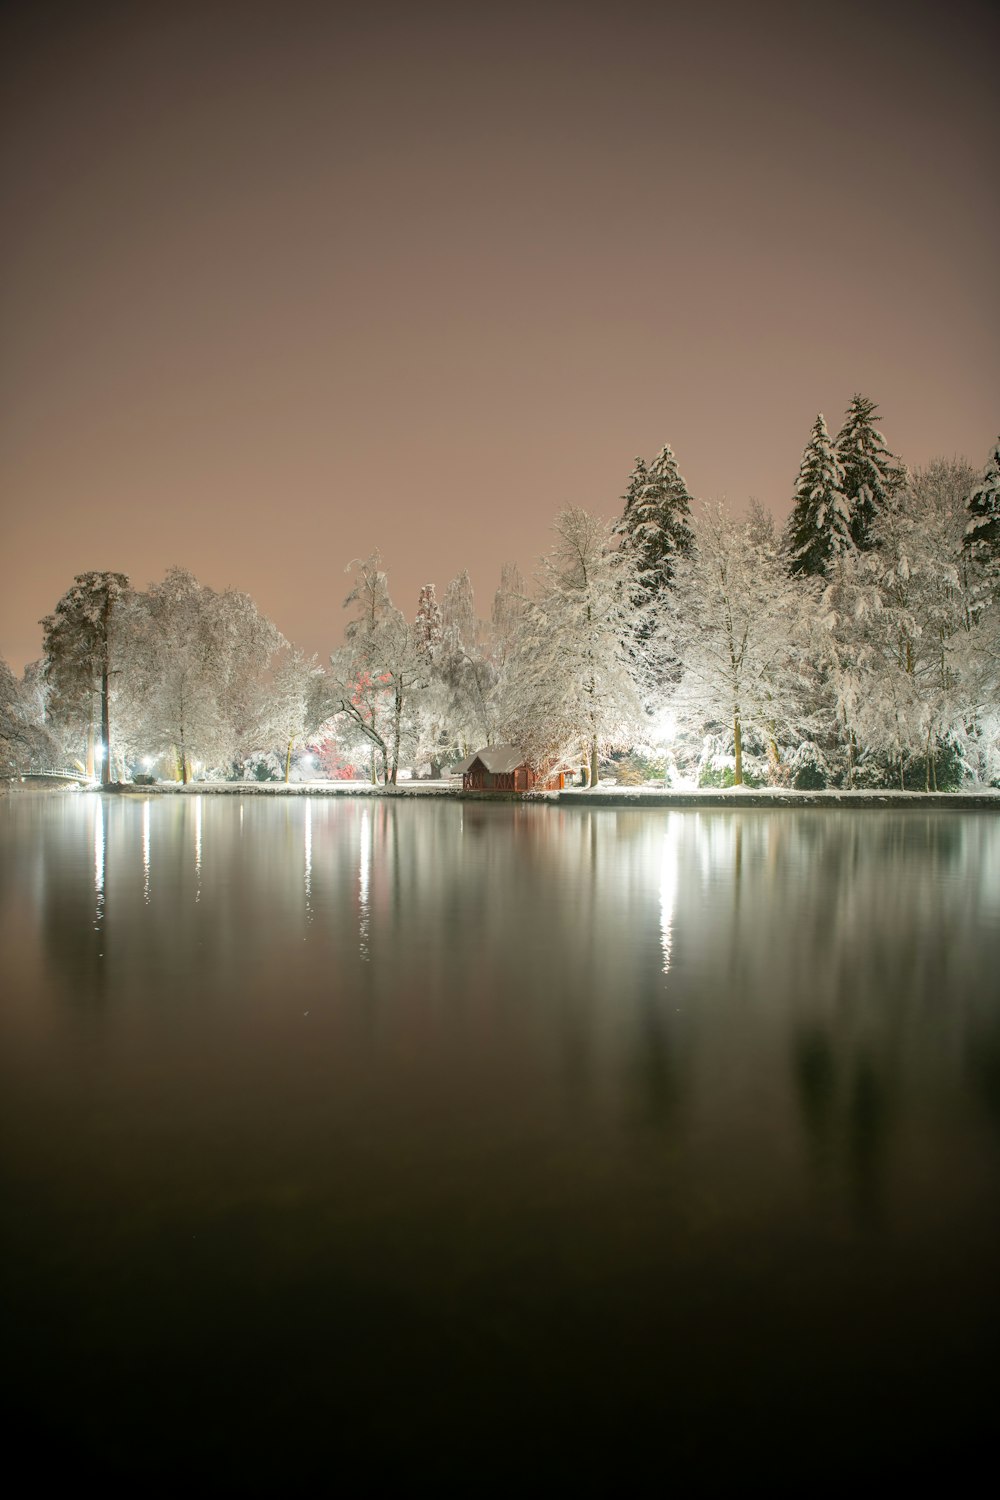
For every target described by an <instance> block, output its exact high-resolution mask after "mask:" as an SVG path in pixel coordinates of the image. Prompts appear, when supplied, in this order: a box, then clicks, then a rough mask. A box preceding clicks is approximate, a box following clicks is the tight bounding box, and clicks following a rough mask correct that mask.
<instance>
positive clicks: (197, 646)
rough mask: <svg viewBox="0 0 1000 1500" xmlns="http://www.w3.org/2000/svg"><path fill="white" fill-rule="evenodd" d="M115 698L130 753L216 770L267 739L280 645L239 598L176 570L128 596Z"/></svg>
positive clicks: (182, 773)
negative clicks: (273, 666) (124, 715)
mask: <svg viewBox="0 0 1000 1500" xmlns="http://www.w3.org/2000/svg"><path fill="white" fill-rule="evenodd" d="M129 623H130V643H129V651H128V660H127V671H126V673H125V674H124V684H123V686H124V691H123V699H124V702H125V705H127V706H128V710H127V711H128V726H129V739H130V744H131V748H132V750H133V751H134V752H136V753H138V752H141V751H155V752H168V753H172V754H173V756H174V759H175V762H176V767H177V775H178V778H179V779H180V780H182V781H184V782H185V783H186V782H188V781H190V779H191V776H192V774H193V771H194V762H195V761H196V760H200V761H202V762H204V763H205V765H206V766H210V767H212V768H221V767H223V766H226V765H227V764H229V763H231V762H233V761H235V760H240V759H242V758H243V757H244V756H245V755H247V754H249V753H250V751H252V750H255V749H259V748H260V745H261V742H262V739H264V738H266V721H267V715H268V703H267V697H268V691H269V685H268V682H267V670H268V667H269V664H270V661H271V658H272V657H273V655H274V653H275V652H276V651H277V650H278V649H279V647H280V646H281V645H282V644H283V641H282V637H281V635H280V633H279V632H278V630H277V629H276V627H275V626H274V625H272V624H271V622H270V621H269V620H267V619H265V617H264V616H263V615H261V614H260V613H259V611H258V610H257V607H256V605H255V604H254V602H253V600H252V599H251V598H250V597H249V595H247V594H241V593H238V592H237V591H236V590H233V589H227V590H225V591H224V592H223V593H217V592H216V591H215V590H214V589H211V588H208V587H207V586H206V585H205V584H202V583H199V582H198V580H197V578H195V577H194V575H193V574H192V573H189V572H188V571H187V570H186V569H184V568H171V569H169V571H168V572H167V574H166V576H165V577H164V578H163V580H162V581H161V582H160V583H157V584H154V585H152V586H151V587H150V588H149V589H147V590H146V591H145V592H144V593H143V594H141V595H137V596H135V599H134V601H133V608H132V612H131V615H130V621H129Z"/></svg>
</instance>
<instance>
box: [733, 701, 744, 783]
mask: <svg viewBox="0 0 1000 1500" xmlns="http://www.w3.org/2000/svg"><path fill="white" fill-rule="evenodd" d="M733 749H734V758H735V761H736V765H735V767H734V768H733V786H742V785H743V728H742V725H741V724H740V716H739V714H738V713H737V714H736V716H735V718H734V719H733Z"/></svg>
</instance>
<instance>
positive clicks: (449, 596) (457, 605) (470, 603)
mask: <svg viewBox="0 0 1000 1500" xmlns="http://www.w3.org/2000/svg"><path fill="white" fill-rule="evenodd" d="M441 622H442V626H443V629H444V634H445V636H446V637H447V638H448V640H449V641H450V642H451V643H452V644H453V645H461V646H465V647H467V648H470V647H472V646H474V645H475V641H476V604H475V598H474V596H473V593H472V580H471V579H470V577H469V570H468V569H467V568H463V569H462V571H461V573H459V574H458V575H457V577H455V578H453V579H452V580H451V582H450V583H449V584H448V587H447V588H446V589H445V591H444V601H443V603H442V605H441Z"/></svg>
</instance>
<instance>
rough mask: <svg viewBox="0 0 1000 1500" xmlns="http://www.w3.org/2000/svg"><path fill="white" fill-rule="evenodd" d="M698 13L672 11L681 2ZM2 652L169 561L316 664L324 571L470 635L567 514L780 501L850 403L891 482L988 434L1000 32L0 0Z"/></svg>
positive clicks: (652, 15) (780, 15) (330, 587)
mask: <svg viewBox="0 0 1000 1500" xmlns="http://www.w3.org/2000/svg"><path fill="white" fill-rule="evenodd" d="M695 11H696V13H695ZM2 26H3V34H2V36H0V59H2V60H0V73H2V77H0V89H2V94H0V97H2V104H0V109H2V122H0V123H2V129H0V224H2V226H3V227H2V231H0V235H2V238H0V506H2V520H0V655H3V656H4V657H6V659H7V660H8V661H9V662H10V664H11V665H12V666H13V667H14V668H15V670H17V671H20V669H21V668H22V667H23V665H24V663H25V662H26V661H30V660H32V659H34V658H37V657H38V656H39V655H40V652H41V628H40V626H39V625H38V624H37V621H38V620H39V619H40V617H41V616H42V615H44V614H46V613H48V612H49V611H50V610H51V609H52V608H53V607H54V605H55V604H56V602H57V600H58V599H59V597H60V595H61V594H62V593H63V592H64V591H65V589H66V588H67V587H68V586H69V585H70V583H71V581H72V578H73V576H74V574H76V573H79V572H82V571H84V570H87V569H91V568H107V569H114V570H117V571H121V572H124V573H127V574H128V575H129V576H130V578H131V579H132V582H133V583H134V584H135V585H136V586H137V587H145V586H146V585H147V584H149V583H150V582H152V581H154V580H156V579H158V578H160V577H162V575H163V573H164V572H165V570H166V569H167V568H168V567H170V566H171V565H174V564H177V565H180V566H183V567H186V568H189V569H190V570H191V571H192V572H194V573H195V574H196V575H197V577H198V578H199V579H200V580H201V581H202V582H203V583H206V584H209V585H211V586H212V587H214V588H225V587H235V588H238V589H241V590H245V591H246V592H248V593H250V594H251V595H252V596H253V597H254V599H255V600H256V602H257V604H258V606H259V607H260V608H261V609H262V610H263V611H264V613H265V614H267V615H268V616H269V617H270V618H271V619H273V620H274V621H275V623H276V624H277V625H278V626H279V628H280V629H281V630H282V631H283V632H284V633H285V635H286V636H288V637H289V638H290V639H291V640H292V641H294V643H295V644H296V645H298V646H300V647H302V648H303V649H305V650H307V651H309V652H313V651H315V652H317V653H318V654H319V656H320V658H321V660H324V661H325V660H326V658H327V656H328V654H329V652H330V651H331V650H332V649H334V648H335V647H336V646H337V644H338V643H339V641H340V639H341V634H342V630H343V624H344V619H345V614H344V611H343V609H342V603H343V599H344V597H345V595H346V593H347V591H348V588H349V580H348V578H347V577H346V574H345V569H346V568H347V566H348V565H349V564H350V562H351V560H352V559H353V558H356V557H360V556H365V555H367V554H368V553H370V552H371V551H372V550H373V549H374V548H376V547H378V548H379V549H380V550H381V553H382V557H383V562H384V565H385V567H386V568H387V570H388V574H389V584H390V589H391V592H392V595H393V598H394V600H395V602H396V603H397V604H398V605H399V607H400V608H401V609H403V611H404V613H406V614H407V615H408V616H410V617H412V616H413V615H414V614H415V611H416V604H417V593H418V589H419V587H420V585H421V584H423V583H425V582H434V583H435V584H436V585H437V589H438V596H439V597H440V596H441V595H442V594H443V592H444V588H445V585H446V584H447V582H448V580H449V579H450V578H451V577H453V576H454V575H455V574H456V573H458V572H459V571H460V570H461V569H462V568H468V569H469V572H470V574H471V577H472V582H473V586H474V588H475V592H476V604H477V609H478V611H479V613H480V614H488V612H489V608H490V604H491V600H492V595H493V592H494V590H495V588H496V586H497V583H498V580H499V574H500V567H501V564H502V563H503V562H504V561H505V560H506V559H514V560H516V561H517V562H518V563H519V564H520V566H521V568H522V570H523V571H524V572H525V573H527V574H530V572H531V570H532V568H533V566H534V563H535V560H536V559H537V557H538V556H539V555H540V554H541V553H542V552H543V551H544V550H546V548H547V547H548V546H549V545H550V542H551V536H550V528H551V524H552V520H553V518H554V516H555V514H556V512H557V511H558V510H559V509H560V508H562V507H563V506H566V505H580V506H583V507H585V508H586V509H588V510H592V511H595V512H597V513H598V514H601V515H604V516H606V517H613V516H615V515H617V514H618V513H619V512H620V510H621V499H620V497H621V495H622V492H623V490H624V488H625V484H626V481H627V478H628V474H629V471H630V469H631V467H632V463H633V459H634V457H635V455H637V454H642V455H643V456H645V457H646V458H647V459H648V458H651V457H652V456H653V455H654V454H655V453H656V452H657V451H658V450H659V449H660V447H661V446H662V445H663V444H664V443H667V442H669V443H670V444H671V446H672V447H673V449H674V452H675V453H676V455H677V459H678V462H679V465H680V469H681V472H682V474H683V475H684V476H685V478H686V479H687V482H688V486H689V488H690V490H691V492H692V494H693V495H694V496H695V497H697V498H699V499H706V500H708V499H715V498H717V497H719V496H726V497H727V498H728V500H729V501H730V503H731V504H733V505H734V506H735V507H740V508H741V507H742V506H743V505H744V504H745V503H746V500H747V498H748V497H749V496H751V495H753V496H757V497H758V498H760V499H761V500H762V501H764V502H765V503H766V504H767V505H768V506H769V507H770V508H771V509H772V511H773V512H774V514H775V516H776V517H777V518H778V519H779V520H784V518H785V517H786V516H787V514H788V511H789V509H790V507H791V495H792V486H793V484H794V480H795V474H796V471H797V468H798V463H799V459H800V457H801V453H802V449H803V446H804V445H805V442H806V440H807V438H808V436H809V430H810V427H811V424H812V422H813V419H814V417H815V415H816V413H817V412H818V411H822V412H824V413H825V415H826V417H827V422H828V425H829V426H830V428H831V430H832V431H836V429H837V428H838V427H839V425H840V422H841V420H842V417H843V413H844V410H845V408H846V406H847V404H848V402H849V401H850V399H851V396H852V395H853V394H854V392H855V391H860V392H863V393H864V394H866V395H868V396H870V397H872V398H873V399H874V400H876V401H877V402H878V404H879V411H880V417H881V420H880V425H881V429H882V431H883V432H884V434H885V437H886V439H887V442H888V444H889V446H890V448H891V449H892V450H893V451H894V452H895V453H897V454H899V455H900V456H901V457H902V458H903V459H905V460H906V462H907V463H909V464H910V465H911V466H918V465H920V464H922V463H926V462H927V461H928V460H929V459H930V458H932V457H934V456H935V455H938V454H944V455H946V456H952V455H956V454H957V455H962V456H965V457H967V458H968V459H969V460H970V461H971V462H972V463H973V464H974V465H975V466H976V467H977V468H978V467H980V466H981V465H984V464H985V462H986V459H987V457H988V454H989V451H990V449H991V447H992V444H993V442H994V441H995V439H996V436H997V433H998V430H1000V338H998V333H1000V275H998V273H997V249H998V245H1000V192H998V183H997V167H996V163H997V160H998V159H1000V153H998V147H1000V127H998V119H997V111H996V90H995V75H994V72H993V69H994V68H995V57H996V52H997V47H998V44H1000V13H998V12H997V11H996V8H995V6H994V5H992V4H986V3H980V0H953V3H951V4H950V5H949V6H947V7H945V6H943V5H941V4H940V3H935V4H933V5H930V4H923V3H920V0H910V3H906V4H899V3H888V0H882V3H880V0H871V3H867V4H860V3H854V0H842V3H838V4H835V5H833V4H831V5H822V6H820V5H812V4H809V3H804V0H799V3H781V0H775V3H770V4H769V3H766V0H762V3H759V4H755V5H747V4H745V3H742V4H735V3H729V0H716V3H706V4H705V5H703V6H701V7H697V8H695V7H692V6H690V5H688V4H671V3H666V0H664V3H660V4H652V3H643V4H638V3H629V0H619V3H616V4H610V3H608V4H585V3H577V4H560V3H551V4H549V3H545V0H535V3H533V4H520V3H518V0H507V3H505V4H503V5H500V4H489V5H487V4H473V3H465V4H461V5H451V4H435V3H433V0H426V3H421V4H415V3H409V4H399V3H379V0H373V3H369V4H366V5H365V6H357V7H350V8H348V7H339V6H336V5H332V4H320V3H309V0H276V3H271V4H266V3H256V0H242V3H213V0H201V3H194V4H189V3H185V0H169V3H156V0H147V3H142V0H140V3H134V0H132V3H128V4H111V3H101V0H91V3H90V4H88V5H86V6H81V5H78V4H72V5H62V4H60V3H58V0H49V3H46V4H44V5H42V4H38V3H37V0H29V3H24V0H21V3H15V4H8V5H7V6H6V7H5V11H4V18H3V21H2Z"/></svg>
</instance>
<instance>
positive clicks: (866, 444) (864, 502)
mask: <svg viewBox="0 0 1000 1500" xmlns="http://www.w3.org/2000/svg"><path fill="white" fill-rule="evenodd" d="M877 415H878V407H877V406H876V404H875V402H874V401H870V400H869V399H868V397H867V396H860V395H856V396H855V397H854V399H853V400H852V401H851V404H850V406H849V407H848V408H847V415H846V417H845V418H844V425H843V427H842V428H841V429H840V431H839V433H838V434H837V442H836V452H837V458H838V459H839V461H840V464H841V466H842V468H843V471H844V495H845V497H846V499H847V502H848V505H849V506H850V514H851V539H852V540H853V542H854V545H855V547H857V548H858V550H859V552H868V551H869V550H870V549H871V547H872V545H873V543H872V527H873V526H874V524H875V521H876V519H877V518H878V517H879V516H880V515H882V513H883V512H884V511H885V509H886V507H887V506H888V505H889V502H890V501H891V500H892V498H893V496H894V495H896V494H897V493H898V492H899V490H901V489H902V487H903V485H904V484H905V483H906V468H905V466H904V465H903V463H902V462H901V461H900V460H899V459H898V458H896V457H895V456H894V455H893V454H892V453H890V452H889V449H888V448H887V447H886V445H885V438H884V437H883V436H882V434H881V433H880V432H879V431H878V429H877V428H876V427H875V425H874V418H875V417H876V416H877Z"/></svg>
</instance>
